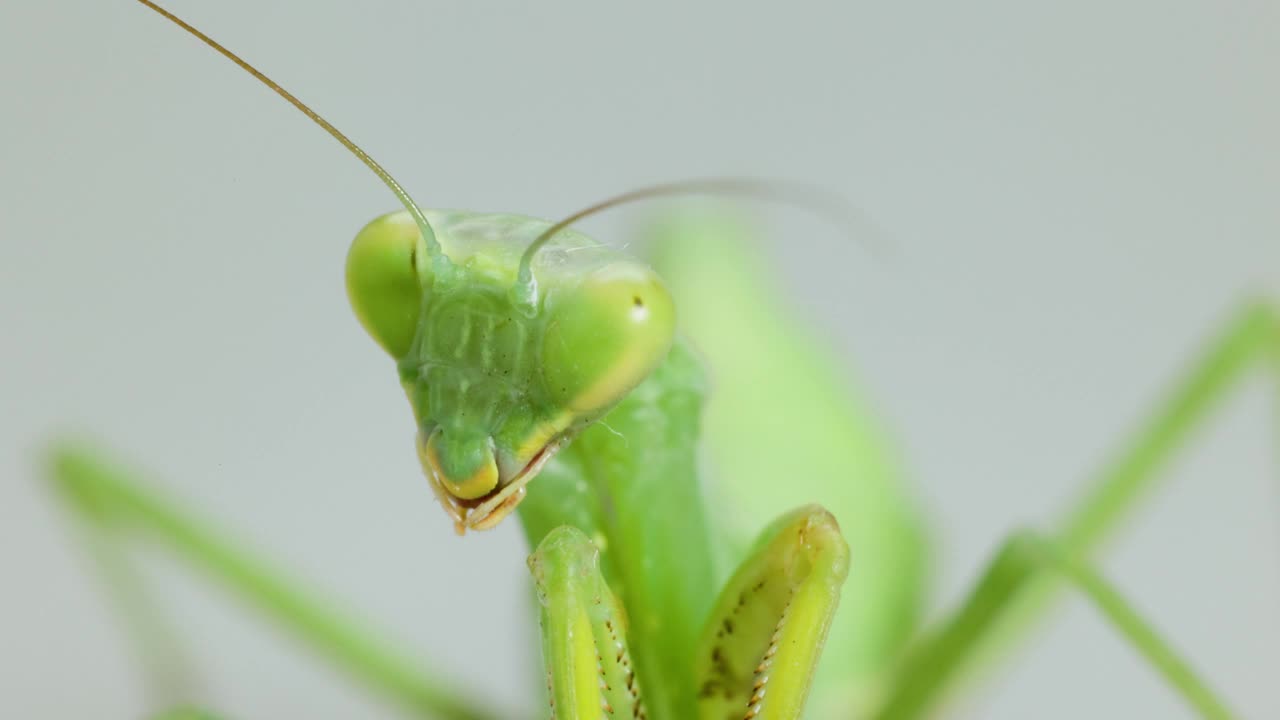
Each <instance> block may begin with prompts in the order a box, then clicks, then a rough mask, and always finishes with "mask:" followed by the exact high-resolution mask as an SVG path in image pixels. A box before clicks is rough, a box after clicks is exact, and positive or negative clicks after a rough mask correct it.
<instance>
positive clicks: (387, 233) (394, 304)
mask: <svg viewBox="0 0 1280 720" xmlns="http://www.w3.org/2000/svg"><path fill="white" fill-rule="evenodd" d="M420 241H421V235H420V233H419V231H418V227H417V226H416V225H415V224H414V223H413V221H412V220H411V219H409V217H408V215H407V213H404V212H398V213H391V214H389V215H383V216H382V217H379V218H377V219H376V220H374V221H373V222H371V223H369V224H368V225H366V226H365V227H364V229H362V230H361V231H360V232H359V234H357V235H356V238H355V240H354V241H352V243H351V250H350V251H349V252H348V253H347V297H348V298H349V299H350V300H351V308H352V309H353V310H355V313H356V317H357V318H358V319H359V320H360V324H361V325H363V326H364V329H365V330H366V331H367V332H368V333H369V335H370V336H371V337H373V339H374V341H376V342H377V343H378V344H379V345H381V346H382V349H383V350H386V351H387V352H388V353H390V354H391V356H392V357H394V358H396V359H400V358H402V357H404V356H405V355H406V354H407V353H408V352H409V348H410V346H411V345H412V344H413V336H414V332H415V331H416V330H417V327H418V315H419V313H420V312H421V311H422V281H421V278H420V276H419V272H418V268H417V267H416V266H417V262H416V261H417V258H418V255H419V253H418V252H417V251H418V245H419V243H420Z"/></svg>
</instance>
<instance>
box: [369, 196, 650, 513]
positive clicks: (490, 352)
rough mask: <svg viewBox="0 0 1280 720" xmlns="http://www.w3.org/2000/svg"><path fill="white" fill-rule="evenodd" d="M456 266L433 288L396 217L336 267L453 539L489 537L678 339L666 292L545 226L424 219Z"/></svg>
mask: <svg viewBox="0 0 1280 720" xmlns="http://www.w3.org/2000/svg"><path fill="white" fill-rule="evenodd" d="M427 217H428V219H429V220H430V222H431V225H432V228H433V230H434V232H435V235H436V238H437V240H438V241H439V243H440V246H441V248H443V252H444V253H445V257H447V258H448V260H449V263H450V264H451V266H452V267H453V268H454V270H453V272H451V273H450V274H449V276H448V277H447V278H445V279H441V278H439V277H437V276H436V274H435V273H434V271H433V268H434V266H435V263H433V262H432V259H431V256H430V253H429V252H428V249H427V247H426V243H425V241H424V240H423V238H422V235H421V233H420V232H419V229H418V226H417V225H416V224H415V223H414V222H413V219H412V218H411V217H410V216H409V213H407V212H398V213H393V214H391V215H386V216H383V217H381V218H378V219H377V220H374V221H373V222H372V223H370V224H369V225H368V226H366V227H365V228H364V230H362V231H361V232H360V234H359V235H358V236H357V237H356V240H355V242H354V243H353V244H352V246H351V253H350V255H349V256H348V260H347V290H348V293H349V295H350V298H351V304H352V306H353V307H354V308H355V311H356V315H357V316H358V317H359V318H360V320H361V322H362V323H363V324H364V326H365V328H366V329H367V330H368V331H369V334H370V335H372V336H373V338H374V339H375V340H377V341H378V343H379V344H380V345H381V346H382V347H383V349H384V350H386V351H387V352H388V353H390V354H391V356H392V357H393V358H395V360H396V363H397V366H398V367H399V370H400V380H401V383H402V384H403V385H404V389H405V393H406V394H407V395H408V397H409V402H410V404H411V405H412V406H413V410H414V415H415V417H416V418H417V422H418V432H419V436H418V454H419V456H420V457H421V459H422V467H423V471H424V472H425V473H426V475H427V478H428V480H429V482H430V483H431V486H432V488H433V489H434V490H435V492H436V495H437V497H438V498H439V499H440V502H441V503H442V504H443V505H444V507H445V508H446V509H447V510H448V512H449V514H450V517H452V518H453V520H454V522H455V524H456V527H457V528H458V531H459V532H462V531H463V530H464V529H467V528H472V529H486V528H491V527H493V526H494V525H496V524H497V523H498V522H500V521H501V520H502V519H503V518H504V517H506V516H507V514H508V513H510V512H511V510H512V509H513V508H514V507H515V506H516V505H517V504H518V503H519V502H520V500H521V499H522V498H523V497H524V494H525V485H526V484H527V483H528V482H529V480H531V479H532V478H533V477H534V476H535V475H537V473H538V471H539V470H540V469H541V468H542V466H543V465H544V464H545V463H546V462H547V461H548V460H549V459H550V458H551V457H552V456H553V455H554V454H555V453H556V451H557V450H559V449H560V448H561V447H563V446H564V445H565V444H566V443H567V442H568V441H569V440H570V439H571V438H572V437H573V436H574V434H575V433H576V432H578V431H579V430H581V429H582V428H583V427H585V426H586V425H587V424H588V423H590V422H591V421H593V420H595V419H597V418H599V417H600V416H601V415H603V414H604V413H605V412H606V411H607V410H609V409H610V408H611V407H613V405H615V404H616V403H617V402H618V400H619V399H621V398H622V397H623V396H624V395H626V394H627V393H628V392H630V391H631V390H632V389H633V388H635V386H636V385H637V384H638V383H639V382H640V381H641V380H643V379H644V378H645V377H647V376H648V375H649V373H651V372H652V371H653V369H654V367H655V366H656V365H657V364H658V362H659V361H661V360H662V358H663V357H664V356H665V355H666V353H667V350H668V349H670V347H671V341H672V338H673V337H674V332H675V330H674V328H675V317H674V309H673V307H672V302H671V296H670V294H669V293H668V292H667V290H666V288H665V287H663V285H662V282H661V281H660V280H659V279H658V277H657V275H656V274H655V273H654V272H653V270H651V269H649V268H648V267H647V266H645V265H644V264H642V263H640V262H638V261H636V260H634V259H631V258H628V257H625V256H623V255H621V254H619V253H617V252H615V251H613V250H611V249H609V248H607V247H605V246H603V245H600V244H599V243H596V242H594V241H592V240H591V239H589V238H587V237H585V236H583V235H580V234H578V233H575V232H573V231H569V230H562V231H560V232H558V233H557V234H556V236H555V237H554V238H553V239H552V241H551V242H550V243H549V244H547V245H545V246H543V247H542V249H541V251H540V252H538V253H537V255H536V256H535V257H534V258H533V265H532V273H533V277H535V278H536V279H537V283H536V289H535V291H534V292H533V293H532V294H531V296H530V297H531V298H532V302H525V301H523V299H522V298H521V296H520V294H519V292H520V288H521V287H522V285H521V283H520V281H519V279H518V274H519V267H520V260H521V257H522V256H523V254H524V252H525V250H526V249H527V248H528V246H529V245H530V243H532V242H533V241H534V240H535V239H536V238H538V237H539V235H540V234H541V233H542V232H544V231H545V230H547V228H548V227H550V223H546V222H542V221H538V220H532V219H529V218H522V217H516V216H511V215H482V214H476V213H466V212H448V213H430V214H428V215H427Z"/></svg>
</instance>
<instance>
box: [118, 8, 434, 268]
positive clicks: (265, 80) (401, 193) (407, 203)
mask: <svg viewBox="0 0 1280 720" xmlns="http://www.w3.org/2000/svg"><path fill="white" fill-rule="evenodd" d="M138 2H140V3H142V4H143V5H146V6H147V7H149V8H151V9H152V10H155V11H156V12H157V13H159V14H160V15H161V16H162V17H164V18H165V19H167V20H169V21H170V22H172V23H173V24H174V25H177V26H178V27H180V28H182V29H183V30H186V31H187V32H188V33H191V34H192V35H194V36H195V37H196V38H198V39H199V40H200V41H201V42H203V43H204V44H205V45H208V46H209V47H211V48H213V49H214V50H217V51H218V53H220V54H221V55H222V56H223V57H225V58H227V59H228V60H230V61H231V62H233V63H235V64H236V65H239V66H240V68H241V69H243V70H244V71H245V72H247V73H249V74H250V75H252V76H254V77H255V78H257V79H258V81H259V82H261V83H262V84H263V85H266V86H267V87H269V88H271V89H272V90H274V91H275V93H276V94H277V95H279V96H280V97H282V98H284V99H285V100H288V101H289V104H290V105H293V106H294V107H295V108H297V109H298V110H300V111H302V114H303V115H306V116H307V117H309V118H311V121H312V122H314V123H315V124H317V125H319V126H320V127H322V128H324V130H325V132H327V133H329V134H330V135H332V136H333V137H334V139H336V140H337V141H338V142H340V143H342V144H343V146H344V147H346V148H347V149H348V150H350V151H351V154H352V155H355V156H356V157H358V158H360V161H361V162H363V163H364V164H365V165H367V166H368V167H369V169H370V170H372V171H373V174H375V175H377V176H378V178H379V179H381V180H382V182H384V183H386V185H387V187H389V188H391V192H393V193H395V194H396V197H397V198H400V202H401V203H402V204H403V205H404V207H405V209H406V210H408V211H409V214H410V215H411V216H413V220H414V222H416V223H417V224H418V230H419V231H420V232H421V233H422V239H423V240H424V241H426V244H427V255H428V256H429V257H430V258H431V260H432V264H433V268H434V269H435V270H436V271H437V272H442V271H445V270H446V268H448V267H449V258H448V256H446V255H445V254H444V250H443V249H442V248H441V247H440V241H439V240H437V239H436V233H435V230H433V229H432V228H431V223H429V222H427V217H426V216H425V215H423V214H422V209H421V208H419V207H418V204H417V203H415V202H414V201H413V198H411V197H409V193H407V192H405V189H404V188H403V187H401V186H400V183H398V182H396V179H395V178H393V177H391V173H389V172H387V171H386V170H384V169H383V168H382V166H381V165H379V164H378V162H377V161H376V160H374V159H373V158H372V157H370V156H369V153H367V152H365V151H364V150H362V149H361V148H360V146H359V145H356V144H355V143H354V142H352V141H351V139H350V138H348V137H347V136H346V135H343V134H342V132H341V131H340V130H338V128H336V127H334V126H333V125H330V124H329V121H328V120H325V119H324V118H322V117H320V114H319V113H317V112H316V111H315V110H312V109H311V108H309V107H307V106H306V104H305V103H303V102H302V101H301V100H299V99H298V98H296V97H294V96H293V93H290V92H289V91H288V90H285V89H284V88H282V87H280V86H279V85H278V84H276V81H274V80H272V79H271V78H269V77H267V76H266V75H264V74H263V73H262V71H261V70H259V69H258V68H256V67H254V66H252V65H250V64H249V63H247V62H245V61H244V60H242V59H241V58H240V56H239V55H236V54H235V53H233V52H231V51H230V50H228V49H226V48H225V47H223V46H222V44H221V43H219V42H218V41H217V40H214V39H213V38H211V37H209V36H208V35H205V34H204V33H202V32H200V31H199V30H197V29H196V28H194V27H192V26H191V25H190V24H188V23H187V22H186V21H185V20H183V19H182V18H180V17H178V16H177V15H174V14H173V13H171V12H169V11H168V10H165V9H164V8H162V7H160V6H159V5H157V4H155V3H153V2H151V0H138Z"/></svg>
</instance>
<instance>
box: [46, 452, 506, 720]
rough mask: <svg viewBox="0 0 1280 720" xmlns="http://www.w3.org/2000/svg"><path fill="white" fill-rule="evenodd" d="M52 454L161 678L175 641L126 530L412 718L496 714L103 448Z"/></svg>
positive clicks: (466, 719)
mask: <svg viewBox="0 0 1280 720" xmlns="http://www.w3.org/2000/svg"><path fill="white" fill-rule="evenodd" d="M50 457H51V469H50V474H51V477H52V480H53V482H54V483H55V485H56V486H57V488H58V489H59V490H60V491H61V492H62V495H63V498H64V499H65V500H66V501H67V503H68V505H69V506H70V507H71V508H72V509H73V510H74V511H75V514H76V515H77V516H78V517H79V518H80V519H81V520H83V521H84V523H85V525H86V526H88V528H89V539H90V540H91V541H93V542H92V545H91V548H92V550H93V552H94V554H95V555H96V556H98V557H99V558H101V559H102V564H103V567H104V568H105V569H106V570H107V572H108V577H109V578H110V579H111V582H112V586H113V588H115V589H116V590H117V592H118V593H119V596H120V597H121V598H122V600H123V601H124V602H123V603H122V605H123V607H125V609H126V612H127V616H128V617H129V618H130V620H131V621H132V625H133V626H135V629H136V632H138V633H140V635H139V640H140V644H141V646H142V648H141V649H142V651H143V652H144V653H146V654H149V655H151V656H152V657H157V659H155V660H151V661H149V664H150V665H151V674H152V676H153V677H155V678H156V679H157V680H158V681H161V682H163V681H164V679H165V676H166V672H167V671H166V669H165V667H163V666H166V665H167V663H169V662H170V661H171V660H172V657H171V656H172V653H171V652H170V651H169V649H170V648H171V647H172V645H170V644H169V641H168V640H166V639H164V638H165V636H166V633H165V632H163V631H162V629H157V628H156V627H155V626H154V625H151V626H148V620H149V618H147V617H146V615H147V610H146V608H145V606H144V605H143V604H142V603H143V602H144V600H143V595H142V593H141V589H142V588H141V585H140V583H139V582H138V578H137V577H136V576H135V575H134V574H133V568H132V567H130V566H129V565H128V562H127V558H125V557H124V554H123V548H121V547H119V544H120V543H121V542H122V541H123V540H124V537H125V532H127V531H133V532H138V533H145V534H146V535H148V536H150V538H151V539H153V540H156V541H158V542H159V543H160V544H162V545H164V546H166V547H167V548H168V549H170V550H171V551H173V552H174V553H175V554H176V555H177V556H178V557H180V558H182V559H184V560H186V561H187V562H190V563H191V564H192V565H194V566H195V567H198V568H199V569H200V570H201V571H203V572H205V573H206V574H207V575H208V576H209V577H210V578H212V579H213V580H215V581H217V582H218V583H220V584H222V585H224V586H225V587H227V588H229V589H230V590H231V591H233V592H234V593H235V594H237V595H239V596H240V598H241V599H242V600H244V601H245V602H247V603H248V604H249V605H250V606H252V607H253V608H255V609H256V610H257V611H259V612H261V613H262V614H263V615H264V616H266V617H267V618H269V619H271V620H273V621H275V622H276V623H277V624H279V625H280V626H281V627H282V628H285V629H286V630H288V631H289V632H290V633H291V634H292V635H293V636H294V637H296V638H297V639H298V640H300V641H302V642H303V643H304V644H306V645H308V646H309V647H310V648H311V649H312V650H314V651H315V652H316V653H317V654H319V655H322V656H324V657H326V658H327V659H328V660H329V661H331V662H332V663H334V664H335V665H337V666H338V667H340V668H342V669H343V670H345V671H346V672H347V673H349V674H350V675H352V676H353V677H356V678H358V679H359V680H360V681H361V682H363V683H364V684H365V685H367V686H369V687H370V688H372V689H374V690H376V691H378V692H379V693H382V694H384V695H386V696H389V697H390V698H392V699H394V700H396V701H398V702H399V703H400V704H401V705H402V706H404V707H405V708H406V709H408V710H410V711H412V712H414V713H415V714H418V715H421V716H423V717H432V718H444V719H445V720H488V719H490V718H492V717H493V715H491V714H490V713H489V712H487V711H485V710H482V709H480V708H478V707H476V706H475V705H474V704H473V703H471V702H470V701H469V700H467V699H466V698H463V697H462V696H460V695H459V694H457V693H456V692H455V691H454V690H453V689H452V688H451V687H450V686H449V685H448V683H446V682H439V681H434V680H431V679H430V678H428V677H425V676H424V675H423V674H422V673H421V671H420V669H419V668H418V667H417V666H416V664H415V663H414V662H412V661H411V660H409V659H407V658H406V657H404V656H402V655H400V654H398V653H395V652H393V651H391V650H389V649H388V648H386V647H384V646H382V645H380V644H378V643H376V642H373V641H371V640H369V639H368V638H367V636H366V635H365V634H364V633H362V632H360V631H359V630H357V629H356V627H355V625H354V624H353V623H352V622H350V621H349V620H347V619H346V618H344V617H342V616H341V615H339V614H338V613H337V612H335V611H333V610H332V609H330V608H327V607H324V606H323V605H321V604H319V603H317V602H315V601H313V600H310V599H308V597H307V596H306V595H305V594H304V593H302V592H299V591H298V590H296V589H295V588H294V587H292V586H291V585H290V584H288V583H286V582H285V581H284V580H282V579H281V578H280V576H279V575H278V574H277V573H276V572H274V571H272V570H269V569H267V568H266V567H265V566H264V565H263V564H262V563H260V562H259V561H257V560H256V559H254V558H252V557H250V556H249V555H248V554H246V553H245V552H243V551H242V550H240V549H239V548H235V547H233V546H232V544H231V543H229V542H228V541H227V540H226V539H224V538H222V537H219V536H218V535H217V534H216V533H215V532H213V531H212V530H210V529H209V528H207V527H205V526H204V525H203V524H201V523H200V522H198V521H197V520H195V519H194V518H192V517H190V516H188V515H186V514H185V513H183V512H182V511H180V510H179V509H178V508H176V507H174V506H173V505H171V504H170V503H168V502H167V501H165V500H163V499H162V498H160V497H157V496H156V495H154V494H152V493H150V492H148V491H146V490H144V489H142V488H141V487H140V486H139V485H138V484H136V483H134V482H133V481H131V480H130V479H129V477H128V476H127V475H126V474H125V473H123V472H121V471H119V470H117V469H116V468H115V467H113V466H112V465H110V464H108V463H107V462H106V461H104V460H103V459H102V458H101V457H100V456H98V455H97V454H95V453H93V452H90V451H88V450H86V449H84V448H80V447H76V446H66V445H64V446H59V447H56V448H54V449H53V451H52V452H51V455H50ZM157 653H160V654H159V655H158V656H157ZM166 699H167V700H172V698H166ZM179 699H189V698H179Z"/></svg>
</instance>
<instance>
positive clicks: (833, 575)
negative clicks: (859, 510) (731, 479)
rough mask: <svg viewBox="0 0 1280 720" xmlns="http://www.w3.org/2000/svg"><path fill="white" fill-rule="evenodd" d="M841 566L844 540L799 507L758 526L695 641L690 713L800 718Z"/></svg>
mask: <svg viewBox="0 0 1280 720" xmlns="http://www.w3.org/2000/svg"><path fill="white" fill-rule="evenodd" d="M848 572H849V546H848V544H846V543H845V540H844V538H843V537H841V535H840V526H839V525H837V524H836V521H835V519H834V518H833V517H832V516H831V514H830V513H828V512H827V511H826V510H824V509H822V508H821V507H819V506H817V505H809V506H806V507H802V508H799V509H797V510H794V511H792V512H789V513H787V514H785V515H783V516H782V517H781V518H779V519H778V520H777V521H776V522H775V523H774V524H773V525H772V526H770V527H769V528H768V529H766V530H765V532H764V533H763V534H762V535H761V537H760V540H759V542H758V543H757V545H756V547H755V549H754V550H752V551H751V553H750V554H749V555H748V556H747V559H746V560H745V561H744V562H743V563H742V565H741V566H740V567H739V568H738V570H737V572H735V573H734V575H733V577H732V578H731V579H730V580H729V582H728V583H727V584H726V585H725V587H724V589H723V590H722V591H721V592H720V597H719V599H718V600H717V601H716V605H715V608H714V609H713V610H712V612H711V615H710V617H708V619H707V626H706V628H705V629H704V630H703V633H702V639H701V641H700V643H699V646H698V655H697V666H696V669H697V673H698V674H697V683H698V717H699V718H702V720H724V718H727V717H729V718H738V717H746V718H753V719H754V720H795V718H798V717H800V713H801V711H802V710H803V709H804V706H805V701H806V699H807V698H808V695H809V688H810V685H811V683H812V682H813V674H814V670H815V669H816V668H817V666H818V659H819V658H820V657H821V655H822V648H823V643H824V642H826V640H827V632H828V630H830V628H831V621H832V619H833V618H834V617H835V613H836V607H837V606H838V604H839V600H840V589H841V587H843V586H844V580H845V577H846V576H847V575H848Z"/></svg>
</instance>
